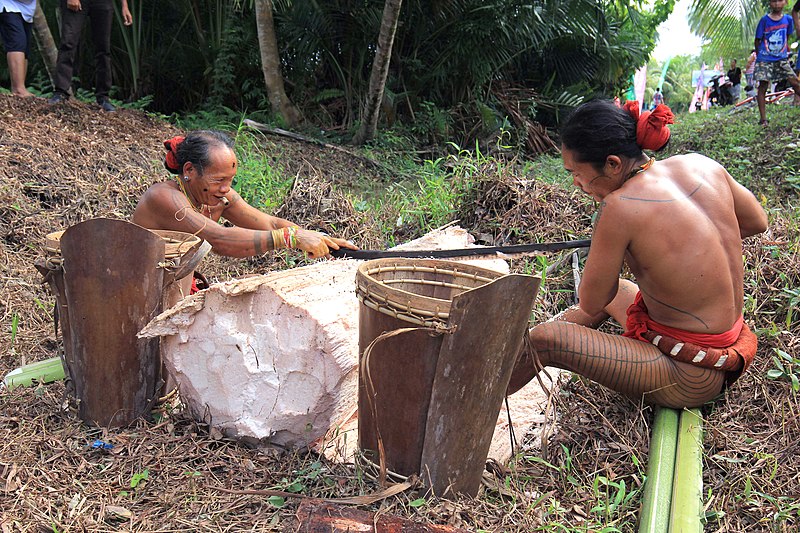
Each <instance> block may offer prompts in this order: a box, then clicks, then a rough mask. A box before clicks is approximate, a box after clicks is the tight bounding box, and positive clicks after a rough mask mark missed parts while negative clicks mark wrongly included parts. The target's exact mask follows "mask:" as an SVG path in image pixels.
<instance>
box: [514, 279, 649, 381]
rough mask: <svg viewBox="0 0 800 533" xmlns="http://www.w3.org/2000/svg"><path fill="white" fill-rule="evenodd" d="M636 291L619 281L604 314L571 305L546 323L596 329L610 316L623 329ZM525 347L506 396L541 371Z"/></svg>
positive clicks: (622, 280) (631, 285)
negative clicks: (587, 311)
mask: <svg viewBox="0 0 800 533" xmlns="http://www.w3.org/2000/svg"><path fill="white" fill-rule="evenodd" d="M638 290H639V288H638V287H637V286H636V284H635V283H633V282H631V281H628V280H625V279H620V280H619V288H618V289H617V295H616V296H615V297H614V299H613V300H612V301H611V303H610V304H608V306H607V307H606V309H605V311H606V312H604V313H598V314H597V315H595V316H591V315H588V314H586V313H585V312H583V311H582V310H581V309H580V308H579V307H578V306H577V305H573V306H572V307H569V308H567V309H565V310H564V311H562V312H560V313H559V314H557V315H556V316H554V317H553V318H552V319H550V320H549V321H548V322H571V323H573V324H579V325H581V326H586V327H588V328H598V327H600V325H601V324H602V323H603V322H605V321H606V320H607V319H608V317H609V316H611V317H613V318H614V320H616V321H617V322H618V323H619V324H621V325H622V326H623V327H624V325H625V317H626V311H627V309H628V307H629V306H630V305H631V304H632V303H633V299H634V298H635V297H636V293H637V292H638ZM527 345H528V343H526V344H525V345H523V348H522V352H521V353H520V354H519V357H518V358H517V362H516V364H515V366H514V371H513V372H512V374H511V382H510V383H509V385H508V389H507V393H508V394H513V393H515V392H516V391H518V390H519V389H521V388H522V387H523V386H525V384H526V383H528V382H529V381H530V380H531V379H533V378H534V377H535V376H536V374H538V373H539V372H540V371H541V370H542V367H541V366H539V365H537V364H536V362H535V360H534V358H533V357H532V354H531V353H530V352H529V351H528V346H527ZM554 366H555V365H554Z"/></svg>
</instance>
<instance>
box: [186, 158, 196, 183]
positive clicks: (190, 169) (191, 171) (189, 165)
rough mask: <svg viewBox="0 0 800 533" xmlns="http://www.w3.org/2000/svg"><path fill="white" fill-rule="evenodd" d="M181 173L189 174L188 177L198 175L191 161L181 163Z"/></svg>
mask: <svg viewBox="0 0 800 533" xmlns="http://www.w3.org/2000/svg"><path fill="white" fill-rule="evenodd" d="M183 175H184V176H189V178H190V179H191V178H196V177H198V176H199V175H198V173H197V168H195V166H194V165H193V164H192V162H191V161H187V162H186V163H184V164H183Z"/></svg>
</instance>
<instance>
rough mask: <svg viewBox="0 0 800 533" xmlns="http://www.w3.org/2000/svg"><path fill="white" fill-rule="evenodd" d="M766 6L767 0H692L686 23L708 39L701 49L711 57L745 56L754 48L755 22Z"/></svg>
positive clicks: (767, 6) (763, 13)
mask: <svg viewBox="0 0 800 533" xmlns="http://www.w3.org/2000/svg"><path fill="white" fill-rule="evenodd" d="M768 8H769V2H768V1H766V0H694V1H693V2H692V6H691V8H690V9H689V26H690V27H691V29H692V31H693V32H695V33H696V34H698V35H701V36H703V37H705V38H706V39H707V44H706V45H705V46H704V47H703V48H704V50H703V51H704V52H708V53H709V54H711V55H712V56H713V57H732V58H737V57H739V58H746V57H747V56H748V55H750V53H749V52H750V50H751V49H752V48H753V41H754V39H755V35H756V26H757V25H758V21H759V19H761V17H763V16H764V15H766V14H767V11H768Z"/></svg>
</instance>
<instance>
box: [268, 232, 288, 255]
mask: <svg viewBox="0 0 800 533" xmlns="http://www.w3.org/2000/svg"><path fill="white" fill-rule="evenodd" d="M270 234H271V235H272V249H273V250H280V249H281V248H288V246H287V244H286V241H285V240H284V238H283V228H281V229H274V230H272V231H270Z"/></svg>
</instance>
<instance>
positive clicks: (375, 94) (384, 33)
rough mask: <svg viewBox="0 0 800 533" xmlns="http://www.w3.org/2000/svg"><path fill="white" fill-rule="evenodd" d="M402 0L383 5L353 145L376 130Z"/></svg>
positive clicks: (362, 140) (365, 139)
mask: <svg viewBox="0 0 800 533" xmlns="http://www.w3.org/2000/svg"><path fill="white" fill-rule="evenodd" d="M402 4H403V0H386V3H385V4H384V5H383V18H382V19H381V32H380V35H378V49H377V50H376V51H375V60H374V61H373V63H372V73H371V74H370V77H369V89H368V90H367V101H366V102H365V104H364V115H363V116H362V117H361V127H360V128H359V129H358V133H356V136H355V137H354V138H353V144H357V145H358V144H364V143H365V142H366V141H369V140H370V139H372V138H373V137H374V136H375V131H376V130H377V129H378V113H379V112H380V105H381V100H383V89H384V87H385V86H386V78H387V76H388V75H389V62H390V61H391V59H392V45H393V44H394V34H395V31H396V30H397V21H398V19H399V18H400V6H401V5H402Z"/></svg>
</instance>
